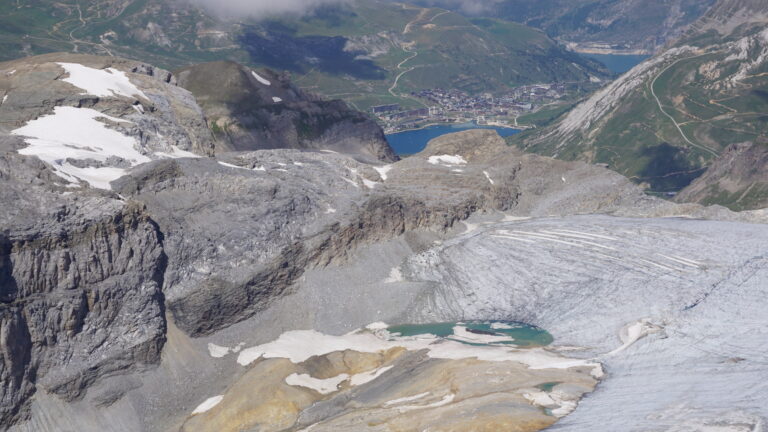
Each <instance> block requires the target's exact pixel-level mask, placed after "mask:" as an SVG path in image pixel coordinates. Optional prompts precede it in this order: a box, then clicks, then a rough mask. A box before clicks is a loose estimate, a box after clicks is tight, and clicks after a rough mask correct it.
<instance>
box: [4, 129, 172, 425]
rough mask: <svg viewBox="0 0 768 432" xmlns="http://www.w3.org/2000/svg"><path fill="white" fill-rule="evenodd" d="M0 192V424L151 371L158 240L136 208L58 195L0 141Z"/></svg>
mask: <svg viewBox="0 0 768 432" xmlns="http://www.w3.org/2000/svg"><path fill="white" fill-rule="evenodd" d="M0 143H1V144H2V155H1V156H0V183H2V188H0V189H1V191H0V194H1V195H2V200H3V202H7V203H13V205H12V206H10V208H8V207H6V210H4V211H3V212H2V214H0V226H2V230H0V245H1V246H0V263H2V264H0V351H1V352H2V355H0V377H2V383H3V385H2V387H0V400H2V402H3V403H2V405H1V408H0V424H3V425H9V424H10V423H13V422H14V421H17V420H19V419H23V418H25V417H26V415H27V414H28V412H27V411H26V408H28V403H29V398H30V397H31V396H32V395H33V394H34V393H35V391H44V392H48V393H52V394H56V395H58V396H59V397H61V398H63V399H65V400H73V399H76V398H79V397H80V396H82V394H83V392H84V391H85V389H86V388H87V387H88V386H89V385H90V384H92V383H94V382H95V381H96V380H98V379H99V378H100V377H103V376H106V375H110V374H115V373H126V372H129V371H137V370H141V369H142V368H144V367H146V366H147V365H150V364H154V363H157V362H158V361H159V359H160V352H161V350H162V347H163V343H164V341H165V317H164V315H163V313H164V308H165V307H164V303H163V295H162V292H161V287H162V283H163V273H164V270H165V255H164V253H163V248H162V242H161V234H160V232H159V231H158V230H157V226H156V225H155V224H154V223H153V222H152V221H151V220H150V219H149V217H148V215H147V214H146V213H145V212H144V210H143V208H142V206H141V205H138V204H133V205H126V204H125V203H123V202H120V201H118V200H114V199H111V198H106V197H99V196H88V195H85V196H80V197H78V196H75V195H62V193H61V192H60V191H57V190H56V189H57V188H56V187H51V184H50V183H48V181H51V180H52V178H51V177H55V176H52V175H51V174H50V173H47V172H46V167H45V166H44V165H43V164H42V163H40V162H38V161H36V160H34V159H29V158H25V157H20V156H19V155H17V154H15V153H14V152H13V151H12V150H14V149H13V148H9V147H12V146H10V144H12V141H11V140H7V139H4V140H2V141H0Z"/></svg>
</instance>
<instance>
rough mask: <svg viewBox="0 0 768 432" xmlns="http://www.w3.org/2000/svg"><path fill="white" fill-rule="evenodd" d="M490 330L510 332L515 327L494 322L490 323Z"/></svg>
mask: <svg viewBox="0 0 768 432" xmlns="http://www.w3.org/2000/svg"><path fill="white" fill-rule="evenodd" d="M491 328H492V329H494V330H511V329H513V328H515V327H514V326H511V325H509V324H507V323H500V322H495V323H491Z"/></svg>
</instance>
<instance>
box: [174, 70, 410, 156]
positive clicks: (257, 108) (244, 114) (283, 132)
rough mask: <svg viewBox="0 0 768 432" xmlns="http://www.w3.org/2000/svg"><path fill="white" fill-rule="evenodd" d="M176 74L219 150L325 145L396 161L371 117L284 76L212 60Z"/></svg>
mask: <svg viewBox="0 0 768 432" xmlns="http://www.w3.org/2000/svg"><path fill="white" fill-rule="evenodd" d="M175 75H176V77H177V79H178V84H179V85H180V86H181V87H184V88H186V89H187V90H189V91H190V92H192V94H193V95H194V96H195V99H196V100H197V101H198V103H199V104H200V106H201V107H202V109H203V112H204V114H205V117H206V120H207V121H208V124H209V127H210V129H211V130H212V131H213V137H214V139H215V141H216V151H217V152H222V151H233V150H237V151H245V150H260V149H275V148H293V149H326V150H333V151H338V152H340V153H347V154H360V155H364V156H367V157H372V158H374V159H378V160H382V161H385V162H393V161H395V160H396V159H397V156H396V155H395V153H394V152H393V151H392V149H391V148H390V147H389V144H387V141H386V138H384V133H383V132H382V130H381V128H380V127H379V126H378V125H377V124H376V123H375V122H374V121H373V120H371V119H369V118H368V117H366V116H365V115H364V114H362V113H360V112H357V111H354V110H351V109H349V108H348V107H347V106H346V104H345V103H344V102H342V101H340V100H335V101H324V100H322V99H320V98H317V97H312V96H310V95H308V94H307V93H305V92H303V91H302V90H300V89H299V88H298V87H296V86H294V85H293V84H291V82H290V81H289V79H288V77H287V76H286V75H284V74H282V75H278V74H276V73H274V72H272V71H270V70H266V71H259V72H256V71H254V70H251V69H250V68H247V67H245V66H242V65H239V64H237V63H234V62H213V63H204V64H199V65H195V66H190V67H187V68H184V69H181V70H179V71H176V73H175ZM214 82H215V83H216V85H211V83H214Z"/></svg>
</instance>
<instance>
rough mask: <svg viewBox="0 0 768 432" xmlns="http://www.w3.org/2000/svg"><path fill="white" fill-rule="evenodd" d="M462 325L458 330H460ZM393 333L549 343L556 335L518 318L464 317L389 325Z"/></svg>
mask: <svg viewBox="0 0 768 432" xmlns="http://www.w3.org/2000/svg"><path fill="white" fill-rule="evenodd" d="M457 327H458V333H457V331H456V330H457ZM387 331H389V333H390V334H392V335H393V336H401V337H403V336H419V335H433V336H438V337H443V338H446V339H450V340H456V341H458V342H462V343H466V344H469V345H481V346H482V345H513V346H518V347H536V346H545V345H549V344H551V343H552V341H553V340H554V338H553V337H552V335H551V334H549V332H547V331H546V330H544V329H542V328H539V327H536V326H531V325H528V324H523V323H519V322H514V321H461V322H442V323H430V324H404V325H394V326H390V327H389V328H387Z"/></svg>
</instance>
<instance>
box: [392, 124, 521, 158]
mask: <svg viewBox="0 0 768 432" xmlns="http://www.w3.org/2000/svg"><path fill="white" fill-rule="evenodd" d="M470 129H493V130H495V131H496V132H498V133H499V135H501V136H502V137H507V136H510V135H514V134H516V133H519V132H520V130H518V129H512V128H506V127H499V126H485V125H478V124H475V123H463V124H455V125H434V126H428V127H425V128H423V129H414V130H408V131H403V132H397V133H393V134H389V135H387V142H389V145H390V146H391V147H392V149H394V150H395V153H397V154H398V155H400V156H406V155H411V154H414V153H418V152H420V151H422V150H424V148H425V147H426V146H427V143H428V142H429V141H430V140H432V139H434V138H437V137H439V136H441V135H445V134H449V133H454V132H461V131H465V130H470Z"/></svg>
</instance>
